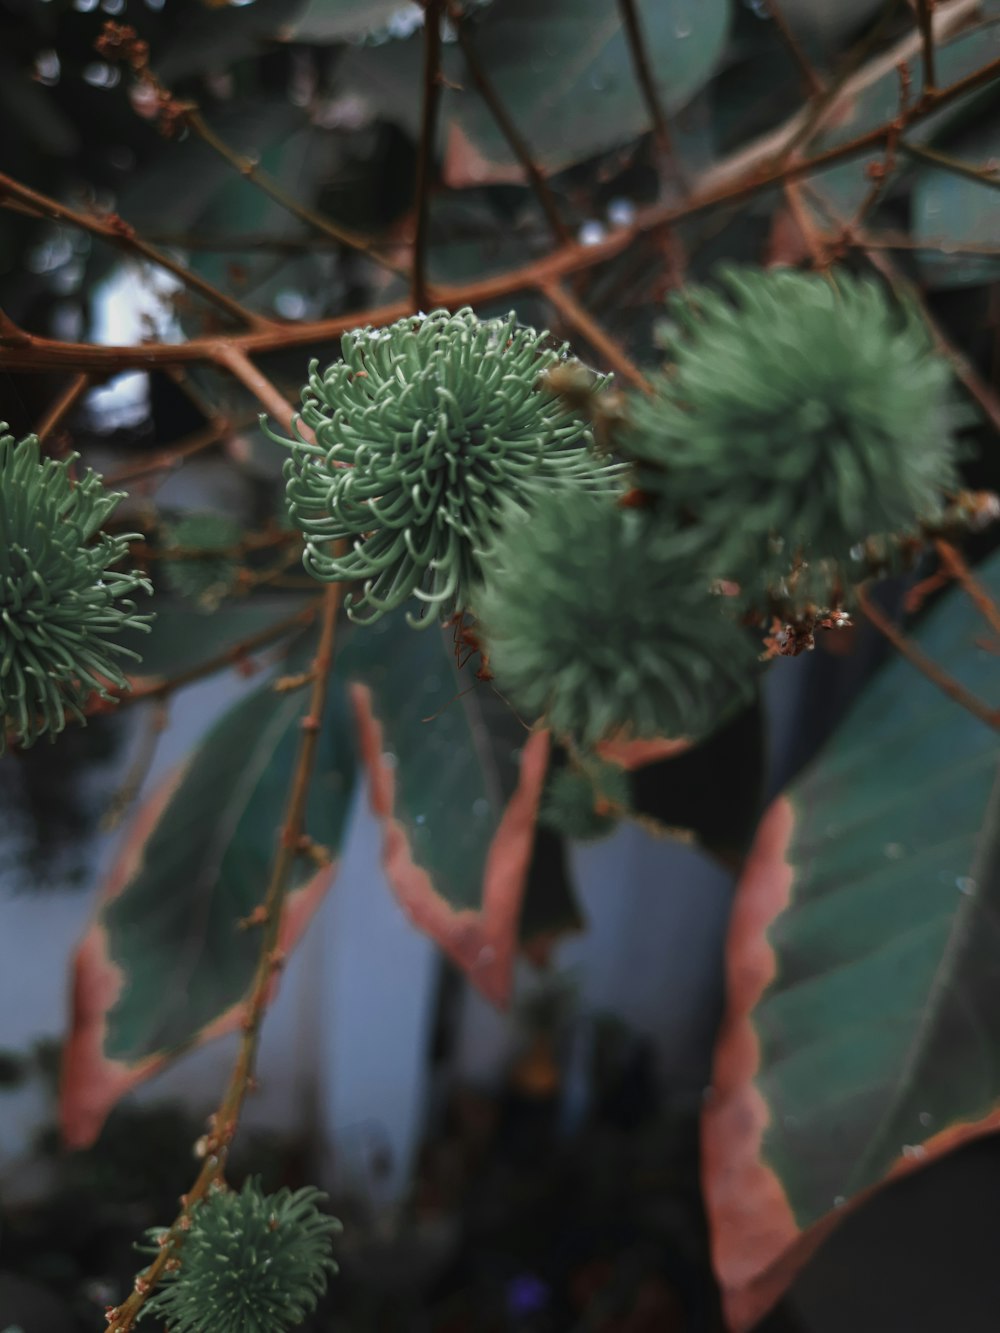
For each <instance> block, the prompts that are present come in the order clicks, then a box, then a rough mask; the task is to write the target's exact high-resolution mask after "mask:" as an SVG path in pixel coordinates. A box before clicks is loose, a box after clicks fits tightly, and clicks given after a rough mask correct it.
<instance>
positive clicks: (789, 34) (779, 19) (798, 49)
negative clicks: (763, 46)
mask: <svg viewBox="0 0 1000 1333" xmlns="http://www.w3.org/2000/svg"><path fill="white" fill-rule="evenodd" d="M764 8H765V9H766V10H767V12H768V13H769V14H770V16H771V21H772V22H773V24H774V26H775V27H776V28H777V29H778V32H779V33H780V34H781V38H782V41H783V42H784V43H785V45H786V46H787V47H788V50H789V52H790V54H791V57H792V59H793V60H794V61H795V64H796V66H797V67H798V71H799V73H800V74H801V75H802V80H803V82H804V83H805V85H806V88H807V90H808V92H809V96H810V97H820V96H822V94H823V92H824V91H825V90H824V87H823V80H822V79H821V78H820V77H819V75H818V74H817V73H816V69H815V66H814V65H813V63H812V61H811V60H810V59H809V57H808V56H807V55H806V53H805V51H804V49H803V47H802V43H801V42H800V41H799V39H798V38H797V37H796V36H795V33H794V32H793V31H792V29H791V28H790V27H789V24H788V20H787V19H786V18H785V15H784V13H783V12H782V9H781V5H780V4H779V3H778V0H764Z"/></svg>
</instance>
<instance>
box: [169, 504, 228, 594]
mask: <svg viewBox="0 0 1000 1333" xmlns="http://www.w3.org/2000/svg"><path fill="white" fill-rule="evenodd" d="M242 535H243V530H242V528H241V526H240V524H239V522H238V521H237V520H236V519H235V518H232V517H231V516H230V515H228V514H212V513H191V514H185V515H184V516H183V517H182V518H179V519H178V520H177V521H176V522H175V523H167V524H165V525H164V531H163V537H164V541H165V543H166V546H167V548H168V552H169V549H170V548H171V547H173V548H178V550H177V554H176V555H174V556H171V557H170V558H169V559H167V560H166V561H164V571H163V572H164V579H165V581H166V584H167V587H168V588H170V590H171V592H175V593H177V594H178V596H180V597H185V598H187V599H188V600H190V601H192V602H194V603H195V604H196V605H197V606H198V607H199V608H200V609H201V610H202V611H214V610H215V608H216V607H217V606H218V605H219V603H220V602H221V601H222V599H223V598H224V597H225V596H226V594H227V593H229V592H231V591H232V590H233V588H234V586H235V584H236V581H237V579H238V577H239V572H240V564H239V561H238V560H237V559H236V558H235V557H234V556H233V555H232V554H231V552H232V548H233V547H234V546H236V545H237V544H238V542H239V540H240V537H241V536H242ZM194 552H197V553H198V554H193V553H194Z"/></svg>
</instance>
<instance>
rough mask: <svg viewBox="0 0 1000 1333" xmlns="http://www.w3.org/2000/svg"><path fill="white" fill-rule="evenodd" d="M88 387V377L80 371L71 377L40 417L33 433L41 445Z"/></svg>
mask: <svg viewBox="0 0 1000 1333" xmlns="http://www.w3.org/2000/svg"><path fill="white" fill-rule="evenodd" d="M89 387H90V376H89V375H86V374H84V372H83V371H80V373H79V374H77V375H74V376H73V378H72V379H71V380H70V382H69V383H68V384H67V385H66V388H65V389H63V391H62V393H61V394H60V395H59V397H58V398H57V399H56V400H55V402H54V403H53V404H52V406H51V407H50V408H49V410H48V411H47V412H46V413H45V416H44V417H42V420H41V422H40V423H39V426H38V429H37V430H36V431H35V434H36V435H37V436H38V439H39V442H40V443H41V444H44V443H45V442H46V441H47V440H48V438H49V436H50V435H51V434H52V432H53V431H55V430H57V429H58V428H59V426H60V425H61V424H62V422H63V421H64V420H65V419H66V417H67V415H68V414H69V413H70V412H72V410H73V408H74V407H75V406H76V405H77V403H78V402H79V401H80V399H81V398H82V397H83V395H84V394H85V393H86V392H87V389H88V388H89Z"/></svg>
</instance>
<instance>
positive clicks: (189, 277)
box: [0, 172, 271, 329]
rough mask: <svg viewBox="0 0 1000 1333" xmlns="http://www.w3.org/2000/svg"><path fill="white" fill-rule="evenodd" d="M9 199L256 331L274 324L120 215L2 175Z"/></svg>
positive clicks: (1, 200) (1, 194) (1, 189)
mask: <svg viewBox="0 0 1000 1333" xmlns="http://www.w3.org/2000/svg"><path fill="white" fill-rule="evenodd" d="M8 200H15V201H17V202H19V203H22V204H28V205H29V206H30V207H31V208H33V209H34V210H35V211H36V212H37V213H38V214H40V215H41V216H43V217H47V218H52V219H55V220H56V221H59V222H66V223H69V224H70V225H71V226H73V227H78V228H79V229H80V230H81V231H85V232H87V233H89V235H91V236H97V237H100V239H101V240H104V241H107V242H108V243H109V244H111V245H114V246H117V247H118V249H120V250H125V251H127V252H128V253H130V254H134V255H139V256H141V257H142V258H143V259H145V260H147V261H148V262H149V263H151V264H156V265H157V266H158V267H159V268H162V269H165V270H166V271H167V272H168V273H172V274H173V275H174V277H175V278H177V279H178V280H179V281H180V282H182V283H183V284H184V286H185V287H190V288H191V290H192V291H195V292H197V293H198V294H199V295H200V296H202V297H204V299H205V300H206V301H209V302H211V304H212V305H214V306H217V307H218V308H219V309H220V310H224V311H225V312H226V314H227V315H229V316H231V317H232V318H233V319H235V320H236V321H237V322H238V323H240V324H245V325H247V326H248V327H250V328H255V329H256V328H265V327H268V326H269V325H270V323H271V321H270V320H267V319H265V318H264V317H263V316H262V315H258V314H256V313H255V312H254V311H253V310H248V309H247V308H246V307H245V306H242V305H240V303H239V301H234V300H233V298H232V297H231V296H227V295H226V294H225V292H220V291H219V290H218V288H217V287H213V286H212V284H211V283H210V282H206V281H205V279H204V278H202V277H201V276H200V275H199V274H197V273H194V272H192V271H191V269H189V268H185V267H184V265H183V264H180V263H178V262H177V260H176V259H172V258H171V257H170V255H167V254H164V253H163V251H162V250H157V249H156V247H155V246H152V245H149V244H148V243H147V242H146V241H144V240H142V239H141V238H140V237H139V236H137V235H136V234H135V232H134V231H133V229H132V228H131V227H130V226H129V224H128V223H127V222H124V221H123V220H122V219H121V218H120V217H118V215H117V214H111V215H110V216H108V217H106V218H103V217H97V216H96V215H94V214H91V213H80V212H78V211H77V210H76V209H75V208H70V207H69V206H68V205H67V204H60V203H59V202H58V201H57V200H55V199H50V198H49V197H48V196H47V195H44V194H41V193H40V192H39V191H38V190H32V189H31V188H30V187H29V186H27V185H22V184H21V183H20V182H19V181H16V180H13V179H12V178H11V177H10V176H6V175H4V174H3V173H2V172H0V205H4V204H6V202H7V201H8Z"/></svg>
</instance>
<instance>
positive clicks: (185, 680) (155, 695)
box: [89, 601, 317, 714]
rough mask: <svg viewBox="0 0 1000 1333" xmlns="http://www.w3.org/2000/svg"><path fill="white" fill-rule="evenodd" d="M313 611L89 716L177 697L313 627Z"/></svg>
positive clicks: (241, 641) (139, 687)
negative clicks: (182, 692) (181, 691)
mask: <svg viewBox="0 0 1000 1333" xmlns="http://www.w3.org/2000/svg"><path fill="white" fill-rule="evenodd" d="M316 610H317V603H316V602H315V601H314V602H313V603H312V604H311V605H309V606H304V607H302V608H301V609H300V610H298V611H295V612H293V613H292V615H290V616H283V617H282V618H281V619H280V620H275V621H274V622H272V624H270V625H265V626H264V628H263V629H260V630H258V631H257V632H256V633H255V634H248V635H247V636H246V637H245V638H243V639H237V640H236V642H235V643H231V644H229V646H228V647H227V648H223V649H222V651H221V652H219V653H214V654H213V655H212V656H211V657H206V658H205V660H204V661H203V662H198V663H197V664H196V665H195V666H192V667H188V668H187V669H186V670H185V671H178V672H177V674H176V675H173V676H168V677H167V678H165V679H164V680H153V681H147V682H146V683H145V684H143V685H136V686H135V687H134V688H133V689H132V690H131V691H128V692H126V691H124V690H123V691H121V692H120V695H119V696H118V703H117V704H105V703H104V702H103V701H98V704H97V705H96V706H94V707H92V708H91V709H90V710H89V711H90V712H91V713H92V714H93V713H101V712H107V711H109V710H110V709H111V708H116V709H117V708H121V707H122V705H131V704H137V703H144V702H146V701H147V700H149V699H166V698H167V697H168V696H169V695H171V694H176V692H177V691H178V690H183V689H185V688H186V687H187V686H188V685H193V684H195V682H196V681H199V680H206V679H207V678H208V677H209V676H214V675H215V674H216V673H217V672H219V671H225V670H226V668H227V667H231V666H235V665H236V663H237V662H242V661H245V659H246V658H247V657H249V656H250V654H251V653H254V652H256V651H257V650H258V649H260V648H266V647H267V645H268V644H269V643H276V642H277V640H278V639H283V638H286V637H287V636H288V635H289V634H291V633H292V632H293V631H294V630H296V629H301V628H304V627H305V626H306V625H310V624H312V622H313V621H314V620H315V619H316ZM112 693H114V691H112Z"/></svg>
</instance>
